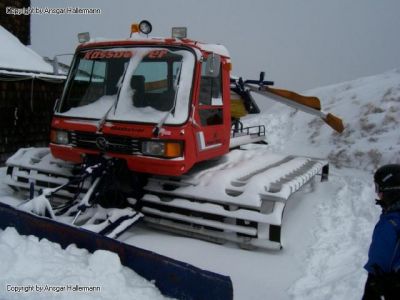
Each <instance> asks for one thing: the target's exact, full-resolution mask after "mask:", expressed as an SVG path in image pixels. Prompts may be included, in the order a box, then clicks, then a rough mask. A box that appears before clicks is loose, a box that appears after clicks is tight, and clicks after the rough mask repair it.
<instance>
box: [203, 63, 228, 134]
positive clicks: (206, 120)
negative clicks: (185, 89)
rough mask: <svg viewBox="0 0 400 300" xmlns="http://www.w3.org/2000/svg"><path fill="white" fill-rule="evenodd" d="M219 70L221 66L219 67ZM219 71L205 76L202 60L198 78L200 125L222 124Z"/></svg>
mask: <svg viewBox="0 0 400 300" xmlns="http://www.w3.org/2000/svg"><path fill="white" fill-rule="evenodd" d="M219 70H221V68H219ZM221 82H222V76H221V72H219V74H216V75H214V76H207V74H206V63H205V62H203V64H202V70H201V79H200V93H199V103H200V110H199V114H200V121H201V125H202V126H210V125H221V124H223V107H222V104H223V103H222V84H221Z"/></svg>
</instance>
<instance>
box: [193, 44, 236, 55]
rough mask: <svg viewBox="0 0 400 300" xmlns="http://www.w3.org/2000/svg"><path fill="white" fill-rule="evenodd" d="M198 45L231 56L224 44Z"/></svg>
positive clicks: (209, 50) (205, 49)
mask: <svg viewBox="0 0 400 300" xmlns="http://www.w3.org/2000/svg"><path fill="white" fill-rule="evenodd" d="M198 46H199V47H200V48H201V50H204V51H208V52H213V53H215V54H219V55H221V56H225V57H230V55H229V52H228V49H226V47H225V46H223V45H217V44H200V43H199V44H198Z"/></svg>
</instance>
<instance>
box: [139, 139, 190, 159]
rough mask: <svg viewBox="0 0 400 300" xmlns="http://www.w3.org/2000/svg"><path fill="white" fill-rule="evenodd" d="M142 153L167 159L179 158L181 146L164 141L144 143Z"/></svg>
mask: <svg viewBox="0 0 400 300" xmlns="http://www.w3.org/2000/svg"><path fill="white" fill-rule="evenodd" d="M142 153H143V154H144V155H151V156H161V157H168V158H174V157H180V156H182V144H181V143H177V142H165V141H145V142H143V143H142Z"/></svg>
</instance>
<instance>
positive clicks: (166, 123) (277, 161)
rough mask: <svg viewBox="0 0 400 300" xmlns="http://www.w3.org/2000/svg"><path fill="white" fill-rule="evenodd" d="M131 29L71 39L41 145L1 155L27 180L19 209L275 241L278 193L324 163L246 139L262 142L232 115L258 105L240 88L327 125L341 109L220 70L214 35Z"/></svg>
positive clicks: (227, 67) (109, 229) (251, 243)
mask: <svg viewBox="0 0 400 300" xmlns="http://www.w3.org/2000/svg"><path fill="white" fill-rule="evenodd" d="M132 28H133V29H134V30H133V31H134V32H133V33H132V34H131V38H129V39H126V40H117V41H89V42H84V43H82V44H80V45H79V47H78V48H77V50H76V53H75V56H74V59H73V62H72V65H71V69H70V72H69V75H68V79H67V82H66V85H65V88H64V92H63V94H62V98H61V100H60V101H59V102H58V103H57V105H56V108H55V112H54V117H53V120H52V123H51V142H50V153H49V150H48V149H21V150H20V151H19V152H17V153H16V154H15V155H14V156H13V157H12V158H10V159H9V161H8V163H7V164H8V183H9V184H10V185H11V186H13V187H15V188H22V189H31V198H32V200H31V201H29V202H28V203H25V204H24V208H25V209H28V210H30V211H34V212H36V213H38V214H48V215H50V216H51V217H52V218H53V219H56V220H60V221H61V222H70V223H72V224H75V225H78V226H82V227H84V228H87V229H90V230H93V231H96V232H100V233H102V234H105V235H108V236H110V237H117V236H118V235H119V234H121V233H122V232H124V231H125V230H126V229H128V228H129V227H130V226H131V225H132V224H133V223H134V222H135V221H136V220H137V219H138V218H139V217H141V216H143V219H144V221H145V222H146V223H147V224H150V225H152V226H156V227H158V228H161V229H164V230H169V231H172V232H175V233H178V234H184V235H189V236H195V237H199V238H202V239H207V240H211V241H214V242H224V241H233V242H236V243H238V244H239V245H240V246H242V247H245V248H252V247H261V248H273V249H280V248H281V241H280V228H281V221H282V214H283V209H284V206H285V203H286V201H287V199H288V198H289V197H290V196H291V195H292V194H293V193H294V192H295V191H296V190H298V189H299V188H300V187H301V186H302V185H304V184H305V183H306V182H307V181H308V180H309V179H311V178H312V177H313V176H314V175H316V174H321V173H323V175H324V176H327V162H326V161H324V160H319V159H313V158H308V157H296V156H290V155H283V154H276V153H272V152H270V151H269V150H268V147H266V146H263V145H257V146H251V145H250V144H257V143H258V144H262V143H265V128H264V126H263V125H257V126H252V127H245V126H244V125H243V123H242V121H241V118H242V117H244V116H246V115H247V114H254V113H259V112H260V110H259V108H258V106H257V104H256V103H255V101H254V99H253V97H252V95H251V93H252V92H253V93H257V94H261V95H264V96H267V97H269V98H270V99H274V100H277V101H280V102H283V103H285V104H287V105H289V106H292V107H294V108H296V109H299V110H303V111H305V112H308V113H311V114H314V115H316V116H318V117H320V118H322V119H323V120H324V121H325V122H326V123H328V125H330V126H331V127H333V128H334V129H335V130H337V131H339V132H340V131H342V130H343V125H342V122H341V120H340V119H338V118H337V117H335V116H333V115H331V114H325V113H323V112H322V111H321V107H320V102H319V100H318V98H315V97H305V96H301V95H298V94H296V93H293V92H290V91H285V90H280V89H273V88H271V87H269V86H270V85H272V84H273V83H272V82H270V81H265V80H264V75H263V73H262V74H261V75H260V78H259V79H258V80H243V79H242V78H232V77H231V69H232V65H231V59H230V56H229V53H228V51H227V50H226V48H225V47H224V46H221V45H214V44H205V43H201V42H197V41H193V40H190V39H187V38H186V37H185V36H173V37H172V38H148V37H145V36H144V35H142V34H141V33H140V32H139V31H142V32H144V33H145V34H146V35H147V34H149V31H148V29H149V28H151V25H150V24H149V23H147V22H142V23H141V24H140V26H139V25H134V26H132ZM146 30H147V31H146ZM176 32H178V33H182V28H177V30H176ZM35 191H40V195H39V196H36V194H35V193H36V192H35ZM38 207H39V208H38ZM110 224H111V225H110Z"/></svg>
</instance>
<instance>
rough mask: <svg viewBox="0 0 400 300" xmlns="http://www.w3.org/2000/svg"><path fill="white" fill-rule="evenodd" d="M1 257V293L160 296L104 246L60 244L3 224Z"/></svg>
mask: <svg viewBox="0 0 400 300" xmlns="http://www.w3.org/2000/svg"><path fill="white" fill-rule="evenodd" d="M0 257H1V261H0V286H1V287H0V299H165V297H163V296H162V295H161V294H160V292H159V291H158V290H157V288H155V286H154V284H153V283H150V282H148V281H146V280H145V279H143V278H142V277H140V276H138V275H137V274H136V273H135V272H133V271H132V270H130V269H129V268H126V267H123V266H122V265H121V262H120V259H119V257H118V255H116V254H115V253H112V252H109V251H104V250H97V251H95V252H94V253H93V254H89V253H88V251H86V250H84V249H78V248H77V247H76V246H75V245H70V246H68V247H67V248H66V249H65V250H63V249H61V247H60V245H58V244H55V243H51V242H49V241H47V240H45V239H42V240H40V241H39V239H38V238H36V237H34V236H29V237H24V236H20V235H19V234H18V233H17V231H16V230H15V229H14V228H7V229H6V230H4V231H3V230H0ZM76 286H79V287H81V288H84V287H87V288H90V290H87V291H78V290H77V289H76ZM74 288H75V289H74Z"/></svg>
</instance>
